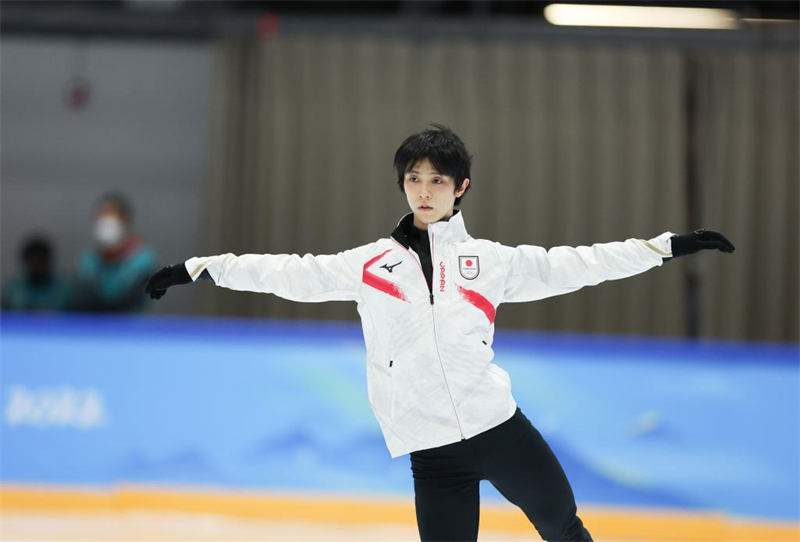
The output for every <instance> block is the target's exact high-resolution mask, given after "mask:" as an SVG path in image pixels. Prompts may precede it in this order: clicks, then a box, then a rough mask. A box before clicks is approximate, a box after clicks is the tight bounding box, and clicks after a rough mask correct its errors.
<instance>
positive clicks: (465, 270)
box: [458, 256, 481, 280]
mask: <svg viewBox="0 0 800 542" xmlns="http://www.w3.org/2000/svg"><path fill="white" fill-rule="evenodd" d="M458 271H459V273H461V276H462V277H464V278H465V279H467V280H472V279H474V278H475V277H477V276H478V273H480V272H481V266H480V264H479V263H478V257H477V256H459V257H458Z"/></svg>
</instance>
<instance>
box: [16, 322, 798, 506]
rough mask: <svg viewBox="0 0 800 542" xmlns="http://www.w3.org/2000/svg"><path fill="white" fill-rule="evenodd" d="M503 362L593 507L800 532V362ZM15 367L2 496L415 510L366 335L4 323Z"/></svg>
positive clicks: (753, 352)
mask: <svg viewBox="0 0 800 542" xmlns="http://www.w3.org/2000/svg"><path fill="white" fill-rule="evenodd" d="M494 348H495V352H496V358H495V363H497V364H498V365H500V366H501V367H503V368H504V369H506V370H507V371H508V372H509V373H510V375H511V379H512V383H513V393H514V396H515V398H516V400H517V402H518V404H519V405H520V408H522V410H523V412H525V414H526V415H527V416H528V417H529V418H530V419H531V421H532V422H533V423H534V424H535V425H536V426H537V427H538V428H539V430H540V431H541V432H542V434H543V435H544V436H545V438H546V439H547V440H548V442H549V443H550V446H551V447H552V448H553V450H554V451H555V453H556V455H557V456H558V457H559V459H560V460H561V462H562V465H563V466H564V469H565V470H566V471H567V474H568V476H569V478H570V481H571V482H572V485H573V489H574V491H575V494H576V497H577V499H578V501H579V503H580V504H592V505H603V506H615V505H619V506H626V507H627V506H633V507H637V506H639V507H642V506H646V507H670V508H674V507H679V508H689V509H694V510H698V511H701V510H702V511H709V510H713V511H720V512H726V513H729V514H731V515H734V516H749V517H762V518H769V519H784V520H798V519H800V512H798V510H800V495H799V493H800V488H799V487H798V480H800V467H799V466H798V462H799V461H800V460H799V459H798V458H800V396H799V395H800V392H799V391H798V390H799V389H800V370H799V368H798V360H799V359H800V350H798V347H797V346H796V345H788V346H781V345H752V344H745V343H714V342H688V341H679V340H654V339H643V338H620V337H587V336H575V335H543V334H522V333H511V332H498V333H497V335H496V337H495V343H494ZM0 356H1V358H0V361H1V363H2V366H1V370H2V372H0V408H2V425H0V430H1V431H2V434H1V435H0V438H2V445H1V446H0V479H1V480H2V481H5V482H24V483H45V484H72V485H74V484H78V485H91V486H97V485H110V484H114V483H120V482H134V483H147V484H167V485H181V486H186V485H198V486H203V487H209V486H213V487H225V488H247V489H258V490H266V491H269V490H274V489H281V490H301V491H308V490H310V491H314V492H331V493H353V494H359V495H363V494H365V493H366V494H395V495H396V494H400V495H411V494H412V492H413V486H412V479H411V473H410V467H409V460H408V456H404V457H401V458H398V459H395V460H392V459H390V457H389V453H388V451H387V450H386V447H385V445H384V442H383V439H382V437H381V434H380V431H379V429H378V425H377V422H376V421H375V420H374V418H373V416H372V412H371V410H370V407H369V403H368V401H367V396H366V382H365V378H366V377H365V368H364V365H365V361H364V358H365V348H364V343H363V339H362V337H361V329H360V326H359V325H358V324H351V323H319V322H296V323H288V322H276V321H250V320H208V319H177V318H153V317H151V318H91V317H80V316H71V317H44V316H40V317H37V316H34V317H30V316H22V315H15V314H8V313H5V314H3V316H2V320H0ZM481 491H482V498H483V499H484V500H489V499H502V497H500V496H499V494H498V493H497V492H496V491H495V490H494V489H493V488H492V487H491V486H490V485H489V484H488V483H485V482H484V484H483V485H482V487H481Z"/></svg>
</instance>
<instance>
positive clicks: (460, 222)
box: [392, 209, 469, 248]
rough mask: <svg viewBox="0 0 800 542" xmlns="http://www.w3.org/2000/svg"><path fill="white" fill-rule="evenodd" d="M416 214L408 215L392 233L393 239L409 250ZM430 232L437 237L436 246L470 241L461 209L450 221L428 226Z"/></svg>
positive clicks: (441, 221)
mask: <svg viewBox="0 0 800 542" xmlns="http://www.w3.org/2000/svg"><path fill="white" fill-rule="evenodd" d="M413 224H414V213H408V214H406V215H405V216H403V218H401V219H400V222H398V223H397V227H396V228H395V229H394V231H393V232H392V238H393V239H394V240H395V241H397V242H398V243H400V244H401V245H403V246H404V247H406V248H409V245H410V243H409V236H411V235H414V232H413V230H414V226H413ZM428 232H429V233H432V234H433V235H434V236H436V245H437V246H442V245H446V244H448V243H455V242H458V241H466V240H467V239H469V234H468V233H467V228H466V227H465V226H464V215H463V213H462V212H461V209H456V210H455V211H454V212H453V216H451V217H450V219H449V220H440V221H439V222H434V223H433V224H429V225H428Z"/></svg>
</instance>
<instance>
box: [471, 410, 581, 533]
mask: <svg viewBox="0 0 800 542" xmlns="http://www.w3.org/2000/svg"><path fill="white" fill-rule="evenodd" d="M475 443H476V445H478V448H477V449H478V450H479V453H480V459H481V462H482V463H483V466H484V469H485V470H484V475H485V477H486V478H487V479H488V480H489V481H490V482H491V483H492V485H493V486H494V487H496V488H497V490H498V491H499V492H500V493H501V494H502V495H503V496H504V497H505V498H506V499H508V500H509V501H510V502H512V503H514V504H516V505H517V506H519V507H520V508H521V509H522V511H523V512H525V515H526V516H528V519H529V520H530V521H531V523H533V525H534V526H535V527H536V530H537V531H539V535H541V537H542V538H543V539H544V540H553V541H559V542H560V541H567V540H570V541H571V540H591V539H592V538H591V535H590V534H589V531H587V530H586V529H585V528H584V526H583V523H582V522H581V520H580V518H579V517H578V515H577V507H576V505H575V497H574V495H573V493H572V488H571V487H570V485H569V481H568V480H567V476H566V474H564V470H563V469H562V468H561V465H560V464H559V462H558V459H556V456H555V454H553V451H552V450H551V449H550V446H548V445H547V443H546V442H545V440H544V438H542V435H541V434H539V431H537V430H536V428H535V427H533V425H531V423H530V421H529V420H528V418H526V417H525V415H524V414H522V411H520V410H517V412H516V414H514V416H513V417H512V418H511V419H509V420H508V421H506V422H504V423H502V424H500V425H499V426H497V427H495V428H493V429H490V430H489V431H486V432H485V433H482V434H481V435H478V436H477V437H476V438H475Z"/></svg>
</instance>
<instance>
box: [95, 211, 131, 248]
mask: <svg viewBox="0 0 800 542" xmlns="http://www.w3.org/2000/svg"><path fill="white" fill-rule="evenodd" d="M124 237H125V225H124V224H123V223H122V221H121V220H119V219H118V218H115V217H113V216H101V217H100V218H98V219H97V220H96V221H95V223H94V239H95V241H97V242H98V243H99V244H100V246H103V247H113V246H114V245H118V244H119V243H120V242H121V241H122V239H123V238H124Z"/></svg>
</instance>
